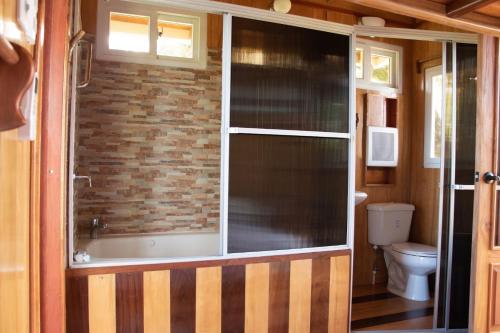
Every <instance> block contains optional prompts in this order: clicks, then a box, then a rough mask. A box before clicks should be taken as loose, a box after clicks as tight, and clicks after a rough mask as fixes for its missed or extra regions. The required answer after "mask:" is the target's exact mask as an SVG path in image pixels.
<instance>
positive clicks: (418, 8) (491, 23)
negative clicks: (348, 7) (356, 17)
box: [348, 0, 500, 37]
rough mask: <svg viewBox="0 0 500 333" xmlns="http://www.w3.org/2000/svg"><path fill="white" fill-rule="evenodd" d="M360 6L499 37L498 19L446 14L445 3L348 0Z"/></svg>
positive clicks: (412, 0)
mask: <svg viewBox="0 0 500 333" xmlns="http://www.w3.org/2000/svg"><path fill="white" fill-rule="evenodd" d="M348 1H349V2H351V3H355V4H358V5H362V6H367V7H372V8H376V9H380V10H386V11H389V12H391V13H395V14H399V15H406V16H410V17H414V18H417V19H421V20H425V21H430V22H434V23H439V24H442V25H446V26H450V27H453V28H457V29H462V30H467V31H473V32H477V33H482V34H489V35H493V36H496V37H500V19H498V18H496V17H491V16H486V15H482V14H478V13H469V14H466V15H464V16H462V17H459V18H454V17H449V16H448V15H447V14H446V5H444V4H442V3H437V2H433V1H429V0H348Z"/></svg>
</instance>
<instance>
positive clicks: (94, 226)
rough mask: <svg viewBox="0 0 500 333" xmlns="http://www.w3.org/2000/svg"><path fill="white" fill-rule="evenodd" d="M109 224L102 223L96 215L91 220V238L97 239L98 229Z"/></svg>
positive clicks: (105, 227)
mask: <svg viewBox="0 0 500 333" xmlns="http://www.w3.org/2000/svg"><path fill="white" fill-rule="evenodd" d="M107 228H108V225H107V224H106V223H104V224H102V223H101V222H100V221H99V218H98V217H94V218H93V219H92V220H91V221H90V239H97V231H98V230H99V229H107Z"/></svg>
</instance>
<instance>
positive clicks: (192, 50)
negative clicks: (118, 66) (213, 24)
mask: <svg viewBox="0 0 500 333" xmlns="http://www.w3.org/2000/svg"><path fill="white" fill-rule="evenodd" d="M206 20H207V18H206V14H202V13H194V12H186V11H179V10H177V9H176V10H171V9H170V8H165V7H154V6H148V5H138V4H133V3H130V2H128V1H122V0H110V1H99V2H98V24H97V36H96V40H97V50H96V55H97V59H100V60H110V61H121V62H133V63H141V64H153V65H164V66H173V67H188V68H200V69H203V68H205V67H206V57H207V45H206V43H207V42H206V39H207V37H206V30H207V26H206V25H207V22H206Z"/></svg>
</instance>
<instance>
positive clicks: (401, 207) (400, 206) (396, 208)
mask: <svg viewBox="0 0 500 333" xmlns="http://www.w3.org/2000/svg"><path fill="white" fill-rule="evenodd" d="M367 210H368V242H369V243H370V244H373V245H390V244H394V243H403V242H407V241H408V236H409V234H410V226H411V217H412V215H413V211H414V210H415V206H413V205H410V204H406V203H395V202H389V203H375V204H369V205H367Z"/></svg>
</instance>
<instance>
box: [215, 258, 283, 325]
mask: <svg viewBox="0 0 500 333" xmlns="http://www.w3.org/2000/svg"><path fill="white" fill-rule="evenodd" d="M245 272H246V271H245V266H244V265H238V266H229V267H222V281H221V283H222V295H221V307H222V309H221V310H222V311H221V315H222V317H221V332H222V333H233V332H244V331H245ZM287 321H288V317H287Z"/></svg>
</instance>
